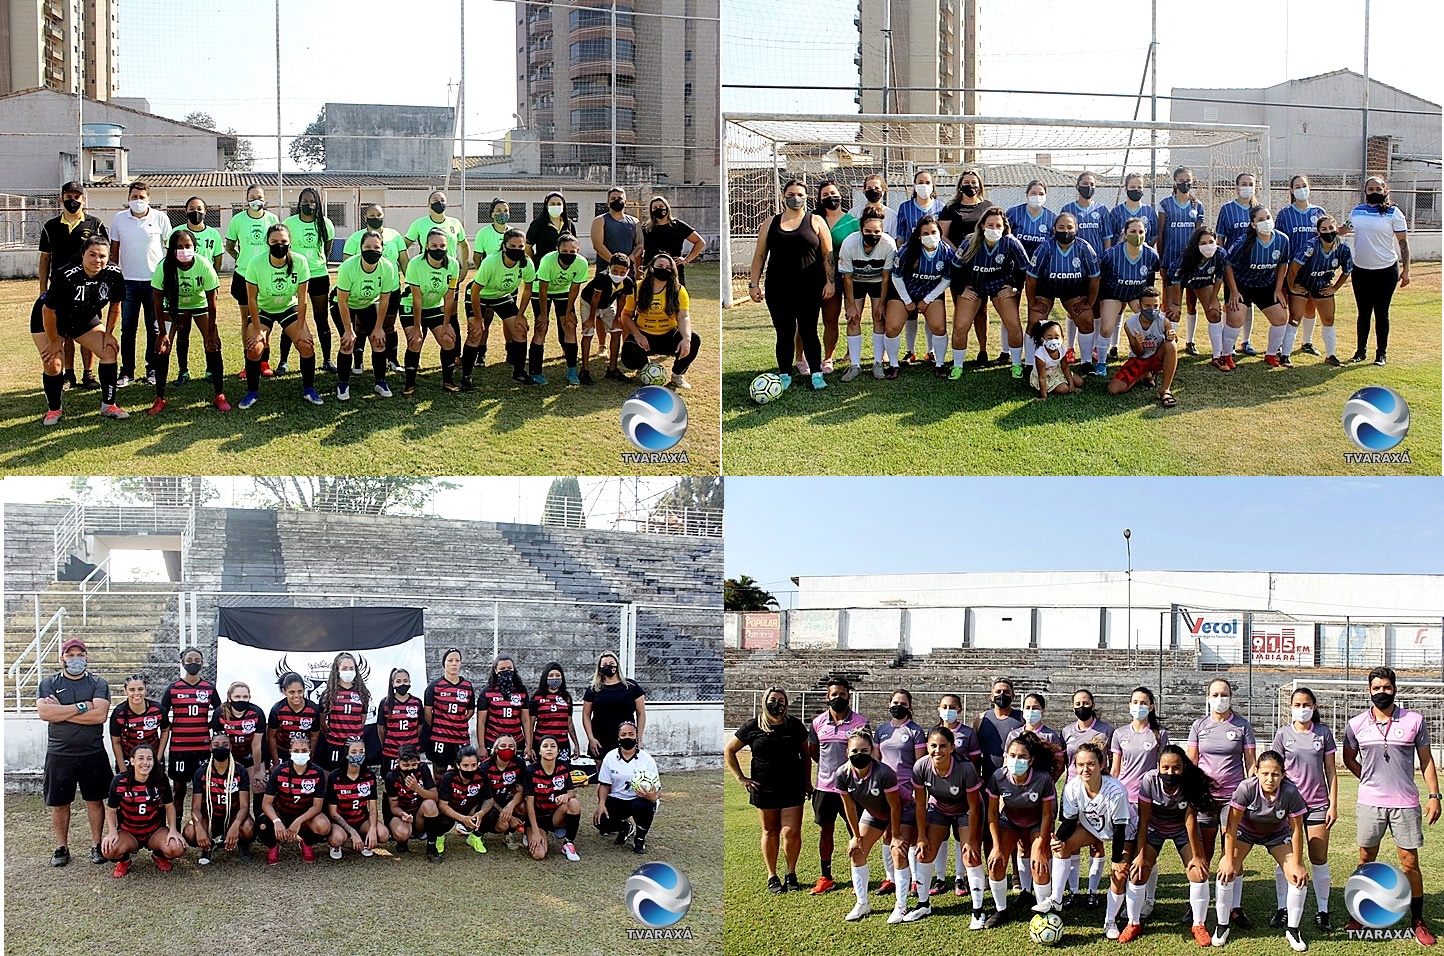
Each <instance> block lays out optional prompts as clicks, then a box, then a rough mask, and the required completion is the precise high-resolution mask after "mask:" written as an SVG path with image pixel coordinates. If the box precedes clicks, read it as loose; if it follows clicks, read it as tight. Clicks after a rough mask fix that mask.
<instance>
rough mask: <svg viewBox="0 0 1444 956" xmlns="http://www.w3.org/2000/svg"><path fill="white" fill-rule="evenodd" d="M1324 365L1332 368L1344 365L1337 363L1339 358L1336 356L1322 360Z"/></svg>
mask: <svg viewBox="0 0 1444 956" xmlns="http://www.w3.org/2000/svg"><path fill="white" fill-rule="evenodd" d="M1324 364H1325V365H1332V366H1333V367H1334V368H1339V367H1340V366H1342V365H1343V364H1344V363H1343V362H1340V361H1339V357H1338V356H1337V355H1330V356H1327V357H1325V359H1324Z"/></svg>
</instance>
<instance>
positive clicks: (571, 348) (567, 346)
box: [562, 342, 577, 368]
mask: <svg viewBox="0 0 1444 956" xmlns="http://www.w3.org/2000/svg"><path fill="white" fill-rule="evenodd" d="M562 358H564V359H566V361H567V368H576V367H577V343H575V342H563V343H562Z"/></svg>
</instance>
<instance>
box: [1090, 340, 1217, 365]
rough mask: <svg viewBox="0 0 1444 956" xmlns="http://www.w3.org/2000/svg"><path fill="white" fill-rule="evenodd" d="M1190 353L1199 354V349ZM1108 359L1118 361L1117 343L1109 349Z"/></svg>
mask: <svg viewBox="0 0 1444 956" xmlns="http://www.w3.org/2000/svg"><path fill="white" fill-rule="evenodd" d="M1189 344H1190V345H1192V344H1193V343H1192V342H1190V343H1189ZM1188 354H1189V355H1197V354H1198V350H1197V349H1195V350H1194V351H1192V352H1189V353H1188ZM1108 361H1110V362H1116V361H1118V347H1117V346H1116V345H1115V346H1114V347H1113V348H1111V349H1109V350H1108Z"/></svg>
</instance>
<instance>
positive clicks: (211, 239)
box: [176, 223, 264, 266]
mask: <svg viewBox="0 0 1444 956" xmlns="http://www.w3.org/2000/svg"><path fill="white" fill-rule="evenodd" d="M176 228H178V229H184V230H186V231H187V232H189V233H190V234H191V240H192V241H193V242H195V244H196V255H198V256H200V257H202V258H203V259H205V260H206V261H207V262H209V263H210V264H211V265H212V266H214V265H215V263H216V256H219V255H221V254H222V253H224V252H225V251H226V244H225V241H224V240H223V239H221V234H220V232H219V231H218V230H216V229H212V228H211V227H210V226H206V227H205V228H204V229H199V230H197V229H192V228H191V226H190V223H186V224H185V225H184V226H178V227H176ZM263 238H264V237H263Z"/></svg>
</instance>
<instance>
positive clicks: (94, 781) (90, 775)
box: [45, 750, 114, 807]
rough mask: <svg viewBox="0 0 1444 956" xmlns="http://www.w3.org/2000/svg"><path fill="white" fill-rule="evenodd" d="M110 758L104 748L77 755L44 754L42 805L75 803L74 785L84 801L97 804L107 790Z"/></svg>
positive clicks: (66, 805)
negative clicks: (43, 798)
mask: <svg viewBox="0 0 1444 956" xmlns="http://www.w3.org/2000/svg"><path fill="white" fill-rule="evenodd" d="M112 779H114V775H113V774H111V772H110V760H109V759H108V758H107V757H106V756H105V751H103V750H97V751H96V752H95V753H93V754H85V755H84V756H80V757H71V756H62V755H59V754H46V755H45V805H46V806H47V807H68V806H70V805H71V804H72V803H73V802H75V788H76V786H77V785H78V786H79V787H80V798H81V799H82V800H84V801H85V802H86V803H97V802H99V801H101V800H104V799H105V798H106V796H107V795H108V794H109V793H110V781H111V780H112Z"/></svg>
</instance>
